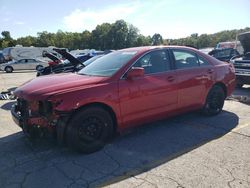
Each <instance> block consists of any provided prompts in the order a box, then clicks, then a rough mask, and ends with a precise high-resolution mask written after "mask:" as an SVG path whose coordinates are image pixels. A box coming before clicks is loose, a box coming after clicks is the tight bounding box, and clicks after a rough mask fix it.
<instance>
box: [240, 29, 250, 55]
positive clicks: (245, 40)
mask: <svg viewBox="0 0 250 188" xmlns="http://www.w3.org/2000/svg"><path fill="white" fill-rule="evenodd" d="M238 39H239V41H240V43H241V45H242V47H243V48H244V53H247V52H250V32H246V33H241V34H239V35H238Z"/></svg>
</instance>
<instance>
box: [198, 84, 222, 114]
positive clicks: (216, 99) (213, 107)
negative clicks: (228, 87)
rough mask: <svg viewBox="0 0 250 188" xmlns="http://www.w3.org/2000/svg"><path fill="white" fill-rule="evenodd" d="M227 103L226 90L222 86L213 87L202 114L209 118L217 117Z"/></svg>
mask: <svg viewBox="0 0 250 188" xmlns="http://www.w3.org/2000/svg"><path fill="white" fill-rule="evenodd" d="M224 101H225V93H224V90H223V89H222V88H221V87H220V86H217V85H215V86H213V87H212V89H211V90H210V91H209V92H208V95H207V98H206V103H205V105H204V107H203V109H202V113H203V114H204V115H207V116H213V115H217V114H219V113H220V112H221V111H222V108H223V106H224Z"/></svg>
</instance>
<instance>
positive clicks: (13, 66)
mask: <svg viewBox="0 0 250 188" xmlns="http://www.w3.org/2000/svg"><path fill="white" fill-rule="evenodd" d="M47 65H48V62H46V61H42V60H38V59H20V60H18V61H9V62H8V63H3V64H1V65H0V70H2V71H5V72H7V73H11V72H13V71H14V70H39V69H41V68H43V67H46V66H47Z"/></svg>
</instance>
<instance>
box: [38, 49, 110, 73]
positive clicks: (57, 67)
mask: <svg viewBox="0 0 250 188" xmlns="http://www.w3.org/2000/svg"><path fill="white" fill-rule="evenodd" d="M54 50H55V51H56V52H58V53H59V54H61V56H62V57H63V58H65V59H66V60H63V61H62V60H60V59H56V57H54V56H53V55H52V54H50V53H46V56H47V57H49V58H51V59H52V60H53V63H52V62H50V66H48V67H44V68H43V69H39V70H38V71H37V76H42V75H48V74H58V73H66V72H77V71H79V70H81V69H82V68H83V67H85V66H87V65H89V64H90V63H92V62H93V61H95V60H96V59H98V58H100V57H102V56H103V55H95V56H92V55H90V54H86V55H78V56H76V57H74V56H73V55H72V54H71V53H69V52H67V51H65V50H64V49H54ZM106 53H109V52H106Z"/></svg>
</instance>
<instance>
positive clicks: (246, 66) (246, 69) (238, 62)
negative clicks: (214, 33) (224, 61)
mask: <svg viewBox="0 0 250 188" xmlns="http://www.w3.org/2000/svg"><path fill="white" fill-rule="evenodd" d="M238 39H239V40H240V42H241V44H242V47H243V49H244V54H243V55H240V56H235V57H233V58H232V59H231V61H230V62H231V63H233V65H234V67H235V74H236V78H237V86H238V87H239V88H240V87H242V86H243V85H244V84H250V32H246V33H241V34H239V35H238Z"/></svg>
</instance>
